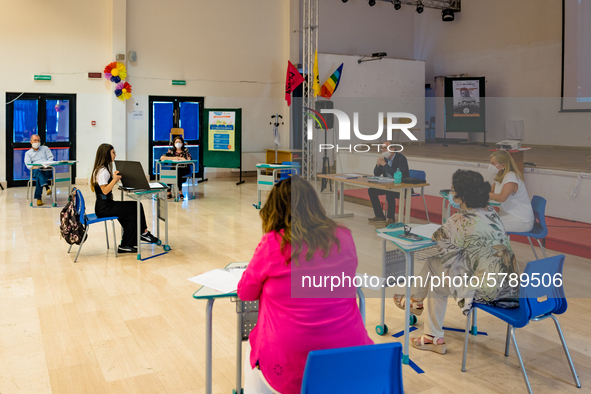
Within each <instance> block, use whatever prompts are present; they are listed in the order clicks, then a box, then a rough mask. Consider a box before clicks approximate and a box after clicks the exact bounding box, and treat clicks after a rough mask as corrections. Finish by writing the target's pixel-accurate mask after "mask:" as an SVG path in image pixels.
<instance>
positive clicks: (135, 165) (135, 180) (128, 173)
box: [115, 160, 168, 190]
mask: <svg viewBox="0 0 591 394" xmlns="http://www.w3.org/2000/svg"><path fill="white" fill-rule="evenodd" d="M115 167H116V169H117V171H119V175H121V183H122V184H123V187H122V189H123V190H161V189H166V188H167V187H168V186H165V185H162V184H161V183H157V182H151V183H148V180H147V179H146V175H145V173H144V169H143V168H142V163H140V162H139V161H126V160H115Z"/></svg>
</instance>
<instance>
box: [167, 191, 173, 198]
mask: <svg viewBox="0 0 591 394" xmlns="http://www.w3.org/2000/svg"><path fill="white" fill-rule="evenodd" d="M167 197H168V199H169V200H170V199H171V198H172V193H171V192H168V195H167Z"/></svg>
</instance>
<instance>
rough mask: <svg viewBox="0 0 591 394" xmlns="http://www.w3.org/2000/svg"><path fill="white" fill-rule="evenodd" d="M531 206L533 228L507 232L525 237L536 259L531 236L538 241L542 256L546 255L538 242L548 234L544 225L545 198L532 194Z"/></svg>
mask: <svg viewBox="0 0 591 394" xmlns="http://www.w3.org/2000/svg"><path fill="white" fill-rule="evenodd" d="M531 207H532V209H533V211H534V220H535V222H534V228H532V229H531V231H529V232H527V233H514V232H508V233H507V234H509V235H513V234H515V235H523V236H524V237H527V240H528V241H529V245H530V246H531V250H533V251H534V256H536V260H537V259H538V255H537V253H536V249H535V248H534V245H533V244H532V242H531V238H535V239H536V241H538V245H540V249H542V254H543V255H544V258H546V257H548V256H546V251H545V250H544V247H543V246H542V243H541V242H540V239H544V238H546V236H547V235H548V227H547V226H546V199H544V198H543V197H540V196H534V198H532V199H531Z"/></svg>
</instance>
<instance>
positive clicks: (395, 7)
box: [392, 0, 402, 11]
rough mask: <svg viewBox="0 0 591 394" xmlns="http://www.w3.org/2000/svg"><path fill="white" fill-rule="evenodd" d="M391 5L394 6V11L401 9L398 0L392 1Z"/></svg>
mask: <svg viewBox="0 0 591 394" xmlns="http://www.w3.org/2000/svg"><path fill="white" fill-rule="evenodd" d="M392 3H393V4H394V9H395V10H396V11H398V10H399V9H400V8H402V4H400V0H393V1H392Z"/></svg>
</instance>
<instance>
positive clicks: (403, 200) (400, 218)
mask: <svg viewBox="0 0 591 394" xmlns="http://www.w3.org/2000/svg"><path fill="white" fill-rule="evenodd" d="M399 193H400V197H399V200H400V201H398V222H400V223H405V224H406V218H405V217H404V216H405V215H404V213H405V212H406V210H405V209H404V204H405V203H406V189H403V190H400V192H399Z"/></svg>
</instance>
